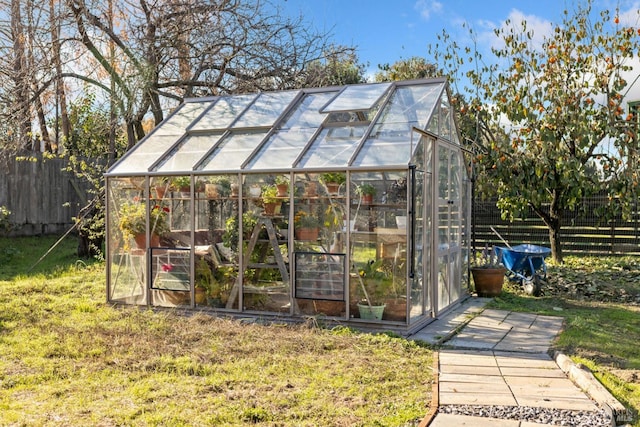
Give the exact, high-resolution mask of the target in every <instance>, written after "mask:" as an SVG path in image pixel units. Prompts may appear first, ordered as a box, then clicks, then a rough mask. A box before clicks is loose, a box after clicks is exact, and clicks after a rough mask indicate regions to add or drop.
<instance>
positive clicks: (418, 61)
mask: <svg viewBox="0 0 640 427" xmlns="http://www.w3.org/2000/svg"><path fill="white" fill-rule="evenodd" d="M378 68H379V69H380V71H378V72H377V73H376V75H375V80H376V81H377V82H388V81H397V80H410V79H424V78H428V77H436V76H437V75H438V73H439V70H438V68H437V66H436V65H435V64H430V63H429V62H427V60H426V59H425V58H421V57H419V56H412V57H411V58H409V59H401V60H399V61H396V62H394V63H393V64H391V65H389V64H382V65H378Z"/></svg>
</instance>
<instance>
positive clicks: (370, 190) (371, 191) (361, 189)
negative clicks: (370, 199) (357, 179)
mask: <svg viewBox="0 0 640 427" xmlns="http://www.w3.org/2000/svg"><path fill="white" fill-rule="evenodd" d="M356 191H357V193H358V194H360V195H363V196H364V195H371V196H375V195H376V187H374V186H373V185H371V184H360V185H359V186H358V187H357V188H356Z"/></svg>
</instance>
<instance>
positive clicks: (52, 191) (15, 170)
mask: <svg viewBox="0 0 640 427" xmlns="http://www.w3.org/2000/svg"><path fill="white" fill-rule="evenodd" d="M66 166H67V161H66V160H65V159H59V158H54V159H44V158H43V157H42V155H40V154H38V153H35V154H33V155H32V159H30V160H15V159H11V160H7V161H6V167H5V169H4V172H3V173H2V174H0V206H6V207H7V208H8V209H9V210H10V211H11V216H10V217H9V221H10V222H11V223H12V226H13V230H12V232H11V235H14V236H29V235H41V234H60V233H63V232H64V231H66V230H68V229H69V228H70V227H71V226H72V225H73V220H72V217H74V216H76V215H77V213H78V211H79V209H80V207H81V201H80V197H79V196H78V194H77V193H76V191H75V190H74V187H73V185H72V181H73V180H76V177H75V176H74V175H73V174H71V173H69V172H65V171H63V168H65V167H66ZM80 188H86V185H83V184H80ZM85 197H86V196H85ZM67 204H68V206H67Z"/></svg>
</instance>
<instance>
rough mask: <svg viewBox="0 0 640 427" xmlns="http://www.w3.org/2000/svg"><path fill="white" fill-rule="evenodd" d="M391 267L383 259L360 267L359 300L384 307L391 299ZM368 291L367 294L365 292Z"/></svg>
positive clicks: (357, 292)
mask: <svg viewBox="0 0 640 427" xmlns="http://www.w3.org/2000/svg"><path fill="white" fill-rule="evenodd" d="M391 268H392V267H391V266H389V265H388V264H387V263H385V261H384V260H383V259H377V260H373V259H371V260H368V261H367V262H365V263H364V264H361V265H360V267H358V278H359V279H358V280H359V281H360V284H359V286H358V288H357V290H356V295H357V296H358V299H359V300H367V298H368V300H369V302H370V303H371V304H372V305H382V304H384V301H385V299H387V298H389V297H390V296H391V295H392V293H391V287H392V286H393V284H392V281H391ZM362 287H364V290H366V294H365V292H364V290H363V289H362Z"/></svg>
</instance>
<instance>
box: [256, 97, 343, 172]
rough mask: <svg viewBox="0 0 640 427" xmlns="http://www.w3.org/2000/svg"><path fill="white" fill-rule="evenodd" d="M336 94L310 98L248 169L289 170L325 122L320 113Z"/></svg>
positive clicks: (270, 140) (297, 109) (307, 98)
mask: <svg viewBox="0 0 640 427" xmlns="http://www.w3.org/2000/svg"><path fill="white" fill-rule="evenodd" d="M335 93H336V92H335V91H334V92H329V93H316V94H309V95H307V96H305V97H304V98H303V100H302V101H301V102H300V103H299V104H298V105H297V106H296V107H295V108H294V109H293V111H291V113H290V115H289V117H288V118H287V119H286V120H285V122H284V124H283V126H282V128H281V129H280V130H278V131H277V132H275V133H274V134H273V135H272V136H271V138H270V139H269V140H268V141H267V143H266V144H265V145H264V147H262V149H261V150H260V152H259V153H257V154H256V156H255V157H254V158H253V160H252V162H251V163H250V165H249V167H248V168H249V169H277V168H290V167H292V166H293V162H294V161H295V160H296V159H297V158H298V156H299V155H300V152H301V151H302V150H303V148H304V147H305V146H306V145H307V144H308V143H309V141H310V139H311V137H312V136H313V134H314V133H315V131H316V129H317V128H318V127H319V126H320V125H321V124H322V121H323V120H324V119H325V115H324V114H320V113H319V112H318V110H319V109H320V107H321V106H322V105H324V104H325V103H326V102H327V101H328V100H329V99H330V98H331V96H333V95H334V94H335Z"/></svg>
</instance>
